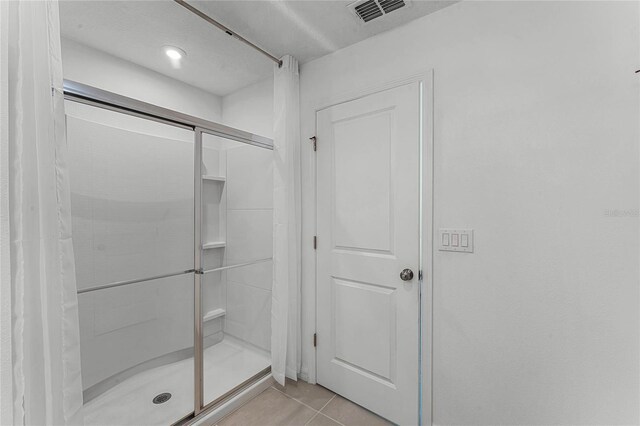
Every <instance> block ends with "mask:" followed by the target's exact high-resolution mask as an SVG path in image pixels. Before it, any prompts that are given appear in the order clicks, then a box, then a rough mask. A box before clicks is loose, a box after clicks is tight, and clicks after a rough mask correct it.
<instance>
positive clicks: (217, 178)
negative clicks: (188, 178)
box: [202, 175, 227, 183]
mask: <svg viewBox="0 0 640 426" xmlns="http://www.w3.org/2000/svg"><path fill="white" fill-rule="evenodd" d="M202 179H204V180H210V181H214V182H223V183H224V182H226V180H227V178H226V177H224V176H213V175H203V176H202Z"/></svg>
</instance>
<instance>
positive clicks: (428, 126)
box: [301, 69, 434, 426]
mask: <svg viewBox="0 0 640 426" xmlns="http://www.w3.org/2000/svg"><path fill="white" fill-rule="evenodd" d="M433 74H434V72H433V69H428V70H425V71H422V72H419V73H417V74H412V75H409V76H407V77H404V78H400V79H395V80H391V81H388V82H385V83H379V84H375V85H372V86H369V87H366V88H364V89H360V90H357V91H352V92H349V93H345V94H342V95H339V96H335V97H333V98H330V99H325V100H321V101H320V102H318V103H317V104H316V105H315V107H314V108H312V110H313V114H314V126H315V127H314V129H315V133H317V114H318V112H319V111H321V110H323V109H326V108H330V107H332V106H335V105H339V104H342V103H345V102H349V101H353V100H356V99H359V98H363V97H365V96H369V95H372V94H375V93H378V92H382V91H384V90H389V89H393V88H396V87H399V86H403V85H405V84H410V83H416V82H418V83H420V87H421V88H422V93H421V99H422V104H421V106H420V109H421V112H422V117H421V124H422V132H421V139H422V140H421V142H422V159H421V167H422V173H421V176H420V177H421V179H422V184H421V188H422V192H421V194H420V195H421V199H422V200H421V202H422V205H421V212H422V216H421V227H422V235H421V241H422V246H421V250H422V256H421V259H420V269H421V270H422V272H423V274H422V275H423V276H422V281H421V283H420V313H419V316H420V342H421V345H420V348H418V349H419V350H420V376H421V377H420V383H421V385H420V389H419V390H418V397H419V398H420V401H419V402H420V404H419V405H420V407H421V410H420V411H421V412H420V413H419V418H420V424H421V425H422V426H425V425H431V424H432V413H433V404H432V386H433V381H432V376H433V375H432V370H433V366H432V359H433V356H432V353H433V349H432V348H433V305H432V301H433V297H432V294H433V252H434V251H433V238H434V237H433V235H434V228H433V225H434V217H433V212H434V210H433V205H434V203H433V178H434V164H433V152H434V149H433V145H434V144H433V141H434V109H433V106H434V100H433V86H434V83H433V80H434V75H433ZM301 139H302V140H303V141H306V138H304V137H302V138H301ZM318 143H319V144H322V141H318ZM303 152H304V151H303ZM307 152H309V153H310V154H309V155H311V156H312V160H311V161H308V163H307V164H308V165H310V166H311V168H312V170H311V171H310V173H309V176H311V177H312V179H313V182H309V183H308V185H309V186H308V190H309V191H304V193H306V194H308V195H309V198H310V199H312V200H313V206H309V207H310V208H309V212H310V213H311V214H313V217H312V218H310V223H312V225H313V228H312V229H304V227H303V235H302V241H305V242H307V241H312V239H313V237H314V236H315V235H316V233H317V217H318V215H317V211H318V210H317V209H318V203H317V184H318V181H317V157H316V154H315V152H314V151H313V149H312V148H311V149H309V150H308V151H307ZM303 220H304V219H303ZM306 246H307V244H303V255H302V264H303V267H302V269H303V274H302V280H303V282H312V283H313V285H312V288H309V287H310V286H309V285H307V286H303V289H304V288H307V290H311V289H312V291H311V292H309V294H308V295H307V297H305V298H304V299H303V301H302V303H303V309H302V312H306V314H304V319H303V321H302V324H303V329H302V345H303V346H306V347H308V348H310V350H309V352H308V353H307V356H306V361H307V362H308V371H306V372H304V371H303V372H302V374H301V376H302V377H303V378H304V379H307V381H308V382H309V383H316V377H317V359H316V349H315V347H314V346H313V338H312V337H311V336H313V335H314V333H315V332H316V328H317V252H316V250H314V249H313V248H311V249H308V248H307V247H306ZM305 253H307V255H306V256H305ZM305 265H306V266H307V267H306V268H305ZM305 270H306V271H305ZM305 299H306V300H305ZM304 352H306V351H304V350H303V353H304ZM305 373H306V374H305ZM305 376H306V377H305Z"/></svg>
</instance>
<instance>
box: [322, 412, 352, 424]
mask: <svg viewBox="0 0 640 426" xmlns="http://www.w3.org/2000/svg"><path fill="white" fill-rule="evenodd" d="M318 414H320V415H321V416H325V417H326V418H328V419H329V420H333V421H334V422H336V423H338V424H339V425H340V426H346V425H345V424H344V423H340V422H339V421H338V420H336V419H334V418H333V417H331V416H328V415H326V414H325V413H321V412H318Z"/></svg>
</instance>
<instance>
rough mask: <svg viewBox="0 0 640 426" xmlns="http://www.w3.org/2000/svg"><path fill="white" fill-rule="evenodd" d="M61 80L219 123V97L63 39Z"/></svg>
mask: <svg viewBox="0 0 640 426" xmlns="http://www.w3.org/2000/svg"><path fill="white" fill-rule="evenodd" d="M62 61H63V63H62V65H63V69H64V78H65V79H68V80H74V81H77V82H79V83H84V84H88V85H90V86H94V87H97V88H99V89H103V90H107V91H110V92H114V93H118V94H120V95H124V96H128V97H130V98H134V99H138V100H141V101H144V102H148V103H151V104H154V105H158V106H161V107H165V108H169V109H173V110H175V111H179V112H182V113H185V114H189V115H193V116H195V117H199V118H203V119H206V120H210V121H215V122H219V121H220V120H221V119H222V98H221V97H220V96H216V95H214V94H212V93H209V92H206V91H204V90H201V89H198V88H197V87H193V86H191V85H189V84H186V83H183V82H181V81H178V80H175V79H173V78H170V77H167V76H165V75H162V74H160V73H157V72H155V71H151V70H150V69H148V68H144V67H141V66H139V65H136V64H133V63H131V62H129V61H125V60H123V59H120V58H117V57H115V56H112V55H109V54H108V53H105V52H102V51H100V50H96V49H92V48H90V47H87V46H85V45H82V44H79V43H77V42H75V41H73V40H70V39H66V38H63V39H62Z"/></svg>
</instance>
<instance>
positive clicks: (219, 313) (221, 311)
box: [202, 308, 227, 322]
mask: <svg viewBox="0 0 640 426" xmlns="http://www.w3.org/2000/svg"><path fill="white" fill-rule="evenodd" d="M226 313H227V311H225V310H224V309H222V308H218V309H214V310H212V311H209V312H207V313H206V314H205V315H204V316H203V317H202V322H205V321H210V320H212V319H216V318H219V317H222V316H224V315H225V314H226Z"/></svg>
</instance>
